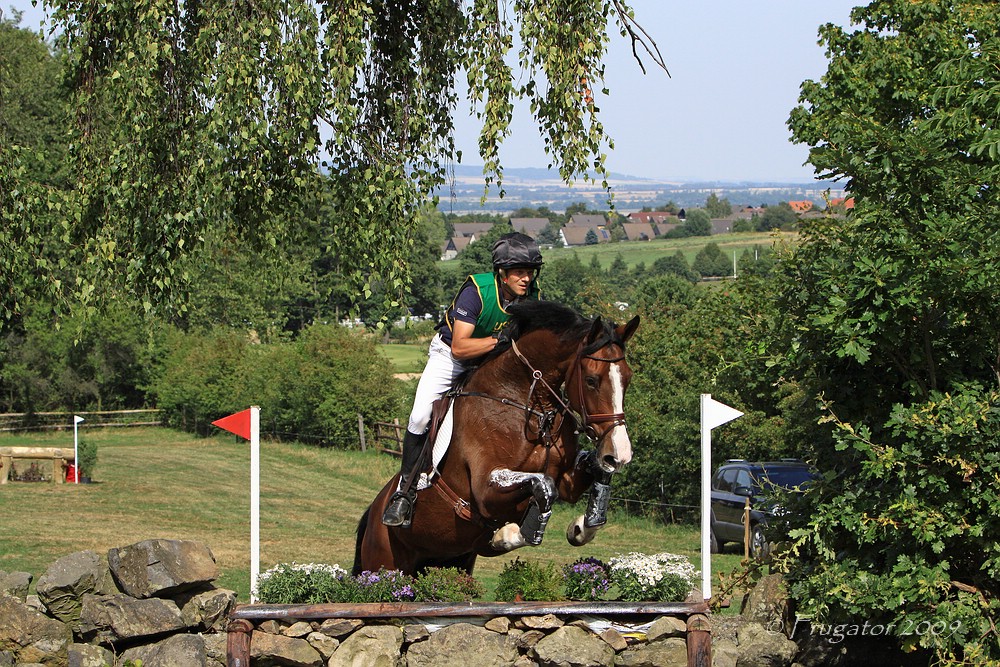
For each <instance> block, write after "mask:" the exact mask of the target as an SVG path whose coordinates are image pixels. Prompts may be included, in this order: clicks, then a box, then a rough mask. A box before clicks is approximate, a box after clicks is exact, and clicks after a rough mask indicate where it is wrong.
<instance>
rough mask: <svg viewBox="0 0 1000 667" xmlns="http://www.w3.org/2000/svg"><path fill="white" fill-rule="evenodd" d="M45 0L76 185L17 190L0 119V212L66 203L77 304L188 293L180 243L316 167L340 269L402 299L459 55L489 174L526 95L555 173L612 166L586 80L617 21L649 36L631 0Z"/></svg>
mask: <svg viewBox="0 0 1000 667" xmlns="http://www.w3.org/2000/svg"><path fill="white" fill-rule="evenodd" d="M46 5H47V6H48V7H49V8H50V10H51V17H52V21H53V24H54V25H55V26H56V28H57V33H58V35H59V37H58V40H59V45H60V48H61V49H63V50H64V51H65V53H66V54H67V72H66V80H67V81H68V82H69V85H70V86H71V89H72V94H73V97H72V121H71V122H70V123H68V128H69V130H70V134H71V143H72V144H73V146H74V150H73V152H72V153H71V154H70V156H69V164H68V167H69V169H68V172H67V173H70V174H72V175H73V177H74V179H75V182H74V189H73V190H72V191H71V192H68V193H52V192H43V191H32V192H26V191H25V190H24V188H21V187H20V186H21V184H22V183H23V181H24V179H25V167H24V163H23V161H22V160H21V158H20V157H19V156H20V153H19V152H18V151H20V150H21V148H22V147H20V146H19V145H17V144H14V143H12V142H10V143H9V142H6V141H4V142H2V143H0V184H2V185H3V186H4V188H3V190H4V191H5V193H10V192H15V193H18V194H17V195H16V199H15V198H14V196H12V195H7V196H5V197H4V198H3V199H2V200H0V204H2V208H0V214H2V215H3V218H4V221H5V222H6V221H7V220H8V219H13V218H14V217H15V214H16V213H17V214H19V212H20V211H23V210H24V208H25V207H27V206H34V207H36V208H39V209H41V210H47V209H54V210H59V211H60V216H61V219H62V221H63V223H64V225H65V227H66V232H65V235H66V236H67V238H68V241H69V249H70V253H69V256H68V257H66V258H65V259H66V262H67V266H74V267H79V270H78V275H76V276H74V277H73V280H71V281H66V284H69V285H72V286H73V297H74V299H75V301H76V302H78V303H80V304H82V306H83V307H84V308H93V307H95V304H96V303H97V302H98V301H100V300H109V299H114V298H118V297H122V296H135V297H136V301H137V302H139V303H140V304H142V306H143V307H144V308H145V309H146V310H155V309H161V308H162V309H166V310H171V309H174V308H177V307H179V306H180V305H181V304H182V301H183V299H182V297H181V295H182V293H183V291H184V290H183V287H184V285H185V283H186V277H185V276H184V274H183V272H182V271H181V270H180V268H179V267H180V264H179V260H180V259H181V258H183V257H185V256H187V255H188V254H189V253H190V252H192V250H193V249H194V248H195V247H196V246H198V245H199V244H200V243H201V242H202V239H204V238H206V236H207V232H208V231H209V230H210V229H211V228H216V227H218V228H222V230H223V232H222V233H220V235H222V236H225V235H226V230H231V233H232V234H234V235H236V236H238V237H240V238H242V239H246V240H247V242H249V243H250V244H252V246H253V247H254V248H255V250H257V251H262V250H264V249H266V248H269V247H270V248H273V247H274V246H275V245H276V244H277V242H278V241H279V238H280V237H281V236H282V235H283V234H284V233H285V232H286V230H287V226H286V225H288V224H291V221H295V220H298V219H299V218H300V217H301V215H300V214H301V211H302V207H303V205H305V203H306V199H307V195H308V193H310V192H312V191H315V190H317V189H319V188H321V187H329V189H330V192H331V194H332V196H333V198H334V200H335V202H336V208H337V209H338V210H340V211H343V212H346V213H347V214H349V215H347V216H345V218H348V217H349V218H350V220H351V227H350V228H349V229H341V230H338V232H337V233H336V234H335V235H334V237H333V240H334V244H333V246H332V247H331V252H333V253H335V254H336V255H337V256H338V257H339V258H340V261H341V270H342V271H343V273H344V277H345V279H346V280H348V281H350V282H351V283H352V284H353V285H355V286H356V290H357V292H358V293H359V294H361V295H363V296H364V297H366V298H367V297H370V296H371V293H372V285H373V281H380V282H381V284H382V285H383V286H384V287H385V288H386V291H385V305H386V306H387V307H391V306H396V305H398V304H399V301H400V295H401V294H402V293H403V292H405V290H406V288H407V284H408V279H409V276H408V273H407V270H406V269H407V265H406V262H405V261H401V260H404V259H405V257H406V256H407V255H408V253H409V247H410V245H411V244H412V242H413V227H412V224H411V223H412V220H413V217H414V215H415V214H416V211H417V210H418V209H419V208H420V206H421V205H422V204H423V203H424V201H425V200H426V199H427V198H428V197H429V195H430V193H431V192H432V191H433V190H434V189H435V188H436V187H437V186H439V185H441V184H442V183H443V182H444V178H445V175H446V170H447V167H448V165H449V164H450V163H452V162H453V161H454V160H456V159H457V158H458V157H459V156H458V155H457V152H456V150H455V147H454V143H453V141H452V139H451V136H452V130H453V122H452V113H453V111H454V109H455V108H456V107H457V104H458V94H457V92H456V86H455V79H456V76H457V75H458V72H459V70H464V71H465V73H466V74H467V79H468V91H469V92H468V101H469V103H470V104H471V105H472V106H473V107H474V109H475V110H476V112H477V113H478V115H479V118H480V119H481V121H482V128H483V129H482V132H481V135H480V142H479V149H480V155H481V157H482V158H483V160H484V162H485V164H486V174H487V179H488V181H496V182H498V183H499V182H501V180H502V167H501V164H500V161H499V150H500V146H501V144H502V142H503V140H504V138H505V137H506V135H507V134H508V132H509V125H510V120H511V113H512V108H513V103H514V101H515V100H517V99H523V100H526V101H527V103H528V104H529V106H530V107H531V108H532V110H533V112H534V114H535V119H536V122H537V124H538V127H539V129H540V132H541V135H542V138H543V141H544V142H545V146H546V148H547V150H548V153H549V154H550V155H551V156H552V160H553V164H554V166H555V167H556V168H557V169H558V170H559V172H560V175H561V176H562V177H563V178H564V179H566V180H567V181H572V180H574V179H575V178H576V177H579V176H581V175H587V174H589V173H590V171H589V170H596V173H597V174H598V176H600V177H602V178H603V177H604V176H605V175H606V170H605V168H604V161H605V157H604V156H605V155H606V153H607V148H608V147H609V145H610V141H609V140H608V138H607V137H606V135H605V132H604V127H603V125H602V124H601V121H600V118H599V115H598V109H597V106H596V105H595V103H594V100H593V98H592V96H591V93H590V89H591V87H592V86H594V85H596V84H598V83H603V81H602V79H603V73H604V72H603V65H602V58H603V56H604V54H605V52H606V49H607V44H608V33H609V24H611V23H616V24H617V27H618V29H619V30H620V31H621V32H623V33H626V34H629V35H630V36H632V38H633V42H634V43H635V44H641V45H643V46H646V45H648V44H649V43H648V42H646V41H644V40H645V38H644V37H640V33H641V31H637V30H636V29H635V22H634V19H633V18H632V14H631V10H629V9H628V8H627V7H626V6H625V5H624V4H623V3H620V2H615V3H606V2H599V1H598V0H586V2H584V3H583V4H582V5H580V6H579V7H576V8H575V9H574V11H572V12H566V11H565V10H564V9H563V8H562V7H559V6H556V5H553V4H551V3H544V2H538V1H535V2H518V3H512V4H511V6H510V7H507V6H501V4H498V3H489V2H475V3H468V4H466V3H455V2H452V1H451V0H431V1H429V2H423V3H395V2H386V1H385V0H368V1H363V0H359V1H358V2H349V3H348V2H338V3H325V4H323V3H321V4H316V3H312V2H307V1H306V0H290V1H288V2H280V3H264V4H260V3H255V4H253V5H239V6H232V5H230V4H227V3H221V4H219V3H216V2H194V1H185V0H180V1H178V2H173V3H165V4H161V3H140V4H139V5H138V6H130V7H129V8H128V10H127V11H126V10H125V9H123V8H121V7H119V6H118V5H116V4H114V3H107V2H102V1H100V0H88V1H86V2H83V3H80V2H75V1H74V2H69V1H68V0H52V1H51V2H47V3H46ZM515 42H516V43H518V45H519V46H518V49H517V51H516V54H512V51H513V50H514V44H515ZM650 47H651V45H650ZM651 48H653V50H651V51H649V52H650V53H651V54H652V55H653V57H654V60H655V59H657V54H656V53H655V47H651ZM647 50H649V47H647ZM511 61H513V62H514V63H516V68H515V67H513V66H512V65H511ZM540 82H544V85H541V84H540ZM0 112H4V110H3V109H0ZM0 120H2V119H0ZM0 124H3V123H2V122H0ZM323 181H327V183H328V185H326V186H323V185H321V183H322V182H323ZM32 231H33V230H29V232H28V233H26V234H24V236H32ZM0 250H2V251H3V256H2V257H0V262H2V263H3V265H4V266H18V265H20V264H25V265H26V266H27V267H28V268H29V269H36V272H37V269H44V268H47V267H44V266H37V262H36V260H35V258H36V255H35V254H33V253H32V252H31V251H30V248H29V249H25V246H24V244H16V243H0ZM64 286H65V285H64ZM3 307H4V311H3V312H4V315H5V316H6V317H9V316H10V314H11V312H13V310H14V309H16V308H18V307H19V306H18V305H17V303H16V302H15V303H9V302H4V304H3Z"/></svg>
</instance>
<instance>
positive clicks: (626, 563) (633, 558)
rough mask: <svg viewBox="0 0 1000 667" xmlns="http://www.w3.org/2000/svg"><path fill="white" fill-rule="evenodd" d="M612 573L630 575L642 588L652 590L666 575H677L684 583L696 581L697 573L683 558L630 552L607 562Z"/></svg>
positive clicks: (674, 555)
mask: <svg viewBox="0 0 1000 667" xmlns="http://www.w3.org/2000/svg"><path fill="white" fill-rule="evenodd" d="M608 565H609V566H610V567H611V571H612V572H613V573H620V574H626V575H631V576H632V577H634V578H635V579H636V580H637V581H638V582H639V583H640V584H641V585H642V586H643V587H647V588H653V587H655V586H656V584H658V583H659V582H660V580H661V579H663V577H665V576H666V575H668V574H673V575H677V576H679V577H681V578H683V579H684V580H685V581H689V582H693V581H695V580H696V579H697V576H698V571H697V570H696V569H695V568H694V566H693V565H691V563H690V562H689V561H688V559H687V558H685V557H684V556H678V555H677V554H671V553H666V552H664V553H658V554H653V555H647V554H642V553H636V552H632V553H630V554H626V555H624V556H622V555H619V556H615V557H614V558H612V559H611V560H609V561H608Z"/></svg>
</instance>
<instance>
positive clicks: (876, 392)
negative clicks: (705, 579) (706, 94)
mask: <svg viewBox="0 0 1000 667" xmlns="http://www.w3.org/2000/svg"><path fill="white" fill-rule="evenodd" d="M852 19H853V20H854V22H855V23H856V24H858V25H859V28H858V29H857V30H844V29H841V28H837V27H835V26H832V25H828V26H825V27H824V28H822V29H821V37H822V41H823V42H824V43H825V45H826V47H827V50H828V54H829V57H830V64H829V67H828V70H827V73H826V74H825V75H824V77H823V78H822V80H821V81H819V82H815V81H807V82H806V83H804V84H803V86H802V95H801V102H802V105H801V106H800V107H798V108H797V109H795V110H794V111H793V113H792V116H791V119H790V121H789V124H790V126H791V128H792V131H793V136H794V139H795V140H796V141H798V142H800V143H805V144H807V145H809V146H810V147H811V149H810V160H811V161H812V163H813V164H814V165H815V166H816V168H817V171H818V172H820V173H821V174H825V175H834V176H840V177H846V178H847V179H849V188H850V190H851V191H852V193H853V194H854V196H855V200H856V206H855V209H854V211H853V213H852V214H851V215H850V216H848V218H847V219H846V220H819V221H812V222H810V223H809V224H808V225H804V226H803V229H802V238H801V244H800V245H799V247H798V249H797V250H796V251H795V252H794V253H793V254H792V255H790V256H789V257H786V258H785V259H784V260H783V261H781V262H779V264H778V265H777V267H776V271H775V273H774V274H772V275H773V279H774V280H776V281H777V284H776V287H777V290H778V292H777V293H778V294H780V295H781V297H780V299H779V301H778V303H777V308H778V311H779V312H780V319H781V322H778V321H771V323H770V324H768V325H765V326H764V327H762V331H767V332H769V335H771V338H770V342H771V344H772V345H774V347H773V348H772V350H773V351H776V352H778V357H777V358H776V359H774V360H772V362H773V366H772V371H771V372H772V374H775V373H777V374H781V375H782V376H783V377H786V378H789V379H794V380H796V381H798V382H800V383H801V384H802V385H803V386H804V387H805V388H806V389H807V391H808V392H809V393H810V394H811V395H813V396H817V397H818V399H819V400H820V401H821V406H822V411H821V412H819V413H818V416H819V417H820V418H821V419H822V420H823V422H824V423H825V424H826V429H827V435H826V437H823V438H818V439H817V440H815V442H814V452H813V456H814V457H815V460H816V462H817V464H819V465H820V466H821V467H822V468H823V469H824V470H825V471H826V474H825V477H824V481H823V482H822V483H820V484H818V485H817V486H816V489H815V492H811V493H810V494H807V498H808V500H809V503H810V505H811V511H809V512H808V513H807V514H806V515H805V516H806V517H807V519H806V520H805V522H804V524H802V525H800V527H799V528H798V530H796V531H795V532H793V537H794V543H793V547H794V549H795V550H796V551H797V554H798V557H799V559H798V560H797V561H796V563H795V564H793V569H792V575H793V578H794V580H795V583H794V586H793V591H794V593H795V594H796V595H797V596H798V597H799V598H800V601H801V602H802V604H803V605H804V607H805V609H806V610H807V611H809V612H812V613H815V614H817V615H818V616H819V617H820V618H825V619H828V620H835V619H855V620H856V619H858V618H865V619H870V620H872V621H873V622H874V621H875V620H876V619H882V620H895V621H897V625H896V633H897V634H899V635H903V632H902V630H901V629H900V621H901V619H904V618H905V619H907V620H908V621H912V622H913V623H914V624H916V623H920V622H922V621H928V622H935V623H936V622H943V623H944V624H945V626H946V627H949V628H952V627H957V628H958V630H956V631H953V632H949V633H923V634H918V633H911V634H909V635H904V636H901V637H900V641H902V642H903V643H904V644H906V645H910V646H915V645H917V644H919V645H921V646H924V647H926V648H928V649H931V650H933V651H934V652H935V655H936V657H937V658H938V659H939V660H941V661H943V662H950V663H961V664H983V662H984V661H988V660H994V661H995V660H998V659H1000V637H998V633H997V630H996V619H997V616H998V611H1000V599H998V595H1000V583H998V582H1000V576H998V575H1000V553H998V551H997V546H996V541H995V535H996V534H997V530H998V528H1000V526H998V525H997V517H998V516H1000V500H998V498H997V496H996V494H995V492H994V491H993V490H988V489H986V487H987V486H990V487H994V486H995V483H996V479H997V474H998V473H997V461H998V460H1000V445H998V442H1000V439H998V437H997V435H998V432H997V422H996V414H997V412H998V408H1000V402H998V394H997V391H998V370H997V369H998V368H1000V312H998V308H1000V268H998V267H1000V262H998V260H1000V256H998V255H1000V244H998V243H997V235H998V227H997V224H996V220H997V217H998V213H1000V206H998V205H1000V200H998V196H1000V159H998V158H1000V155H998V154H997V153H998V152H997V150H996V145H997V144H996V140H997V137H998V136H1000V134H998V133H1000V128H997V119H998V118H1000V116H998V115H997V114H996V109H997V108H998V105H1000V76H998V71H1000V68H998V64H1000V58H998V56H1000V51H998V49H997V44H998V40H1000V5H997V4H996V3H981V2H965V1H959V0H940V1H935V2H908V1H903V0H885V1H881V2H873V3H872V4H871V5H869V6H867V7H860V8H857V9H855V10H854V11H853V13H852ZM953 623H954V624H955V625H954V626H953V625H952V624H953Z"/></svg>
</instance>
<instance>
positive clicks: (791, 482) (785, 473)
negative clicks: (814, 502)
mask: <svg viewBox="0 0 1000 667" xmlns="http://www.w3.org/2000/svg"><path fill="white" fill-rule="evenodd" d="M814 476H815V475H814V473H813V472H812V471H810V470H808V469H806V468H779V469H771V470H762V471H761V472H760V475H759V477H758V480H757V481H758V486H760V487H762V488H764V489H766V488H767V487H769V486H778V487H781V488H783V489H799V490H802V489H804V488H806V487H807V486H808V485H809V482H810V481H811V480H812V479H813V477H814Z"/></svg>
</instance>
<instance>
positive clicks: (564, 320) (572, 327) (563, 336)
mask: <svg viewBox="0 0 1000 667" xmlns="http://www.w3.org/2000/svg"><path fill="white" fill-rule="evenodd" d="M507 312H508V313H509V314H510V318H509V319H508V320H507V334H508V335H509V337H510V339H511V340H517V339H519V338H521V337H522V336H524V335H525V334H528V333H531V332H532V331H538V330H546V331H551V332H552V333H554V334H556V335H557V336H558V337H559V339H560V340H562V341H573V340H579V339H581V338H583V337H584V336H586V335H587V333H589V332H590V329H591V327H593V325H594V321H593V320H590V319H587V318H586V317H584V316H583V315H581V314H580V313H578V312H576V311H575V310H573V309H572V308H570V307H569V306H564V305H563V304H561V303H558V302H556V301H536V300H531V301H522V302H520V303H516V304H514V305H513V306H510V307H509V308H508V309H507ZM604 328H605V331H604V335H602V336H599V337H598V339H599V340H600V339H605V336H611V335H613V333H614V328H613V325H611V324H610V323H608V322H604ZM509 347H510V345H509V344H504V343H502V344H500V345H497V346H496V347H495V348H493V351H492V352H490V353H489V354H487V355H485V356H484V357H482V359H481V360H480V361H479V363H478V364H477V365H475V366H472V367H470V368H468V369H466V370H464V371H462V373H461V374H460V375H459V376H458V377H456V378H455V381H454V382H453V383H452V386H453V387H459V386H461V385H462V384H464V383H465V382H466V380H468V379H469V376H470V375H472V373H474V372H475V370H476V369H477V368H479V366H481V365H482V364H484V363H485V362H487V361H489V360H490V359H492V358H493V357H496V356H499V355H500V354H502V353H504V352H505V351H506V350H507V349H508V348H509Z"/></svg>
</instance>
